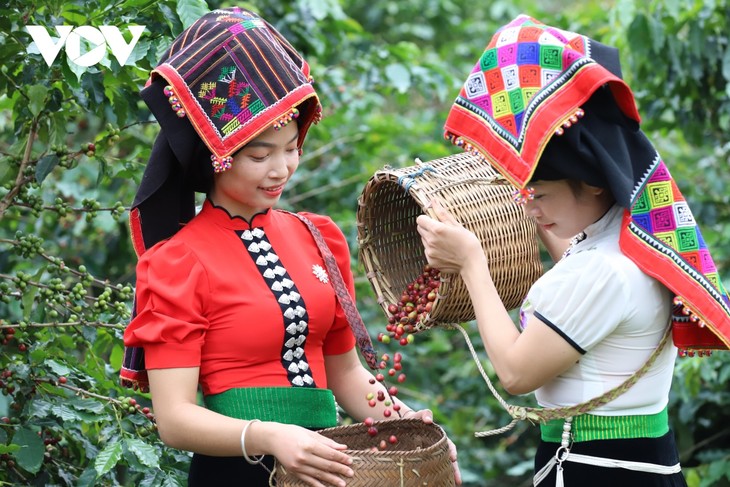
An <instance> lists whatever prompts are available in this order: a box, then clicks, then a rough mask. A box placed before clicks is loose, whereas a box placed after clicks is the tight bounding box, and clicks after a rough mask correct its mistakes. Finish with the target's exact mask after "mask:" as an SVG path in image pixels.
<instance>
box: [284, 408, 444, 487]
mask: <svg viewBox="0 0 730 487" xmlns="http://www.w3.org/2000/svg"><path fill="white" fill-rule="evenodd" d="M375 426H376V427H377V429H378V434H377V435H376V436H374V437H371V436H370V435H369V434H368V432H367V430H368V427H367V426H365V425H364V424H363V423H356V424H352V425H346V426H337V427H334V428H327V429H324V430H320V431H319V432H320V433H322V434H323V435H325V436H327V437H329V438H332V439H334V440H336V441H338V442H340V443H344V444H346V445H347V446H348V450H346V453H347V454H348V455H350V456H352V458H353V465H352V468H353V470H354V472H355V477H354V478H351V479H347V486H348V487H391V486H392V487H423V486H430V487H451V486H453V485H455V482H454V471H453V469H452V467H451V460H450V459H449V447H448V442H447V439H446V435H445V433H444V431H443V430H442V429H441V427H440V426H438V425H435V424H426V423H424V422H423V421H421V420H420V419H393V420H387V421H377V422H376V423H375ZM391 435H395V436H396V437H397V439H398V442H397V443H396V444H394V445H391V444H390V443H388V446H387V448H386V449H385V450H377V449H376V451H371V448H372V447H377V445H378V444H379V443H380V441H381V440H385V441H386V442H387V441H388V438H389V437H390V436H391ZM274 476H275V478H276V485H277V487H306V486H307V484H306V483H304V482H303V481H301V480H298V479H296V478H295V477H294V476H293V475H290V474H289V473H287V472H286V471H285V470H284V469H283V468H282V466H281V465H277V466H276V470H275V472H274Z"/></svg>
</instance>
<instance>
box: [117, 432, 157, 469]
mask: <svg viewBox="0 0 730 487" xmlns="http://www.w3.org/2000/svg"><path fill="white" fill-rule="evenodd" d="M125 443H126V445H127V448H128V449H129V451H131V452H132V453H134V455H135V456H136V457H137V458H138V459H139V461H140V462H141V463H142V464H143V465H145V466H147V467H150V468H159V466H160V455H159V454H158V452H157V449H156V448H155V447H153V446H152V445H150V444H148V443H145V442H144V441H142V440H140V439H138V438H132V439H129V440H125Z"/></svg>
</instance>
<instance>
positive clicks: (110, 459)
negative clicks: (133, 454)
mask: <svg viewBox="0 0 730 487" xmlns="http://www.w3.org/2000/svg"><path fill="white" fill-rule="evenodd" d="M120 458H122V444H121V443H120V442H119V441H112V442H111V443H109V444H108V445H107V446H106V448H104V449H103V450H102V451H101V452H99V454H98V455H97V457H96V461H95V462H94V468H95V469H96V474H97V475H98V476H99V477H101V476H102V475H104V474H105V473H107V472H108V471H109V470H111V469H112V468H114V467H115V466H116V464H117V463H118V462H119V459H120Z"/></svg>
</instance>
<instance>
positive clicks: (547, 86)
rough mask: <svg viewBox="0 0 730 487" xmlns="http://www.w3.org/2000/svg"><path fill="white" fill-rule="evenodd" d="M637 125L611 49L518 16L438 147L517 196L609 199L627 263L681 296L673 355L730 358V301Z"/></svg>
mask: <svg viewBox="0 0 730 487" xmlns="http://www.w3.org/2000/svg"><path fill="white" fill-rule="evenodd" d="M640 121H641V120H640V117H639V114H638V111H637V108H636V104H635V101H634V97H633V94H632V92H631V89H630V88H629V87H628V85H627V84H626V83H625V82H624V81H623V79H622V78H621V69H620V62H619V57H618V51H617V50H616V49H614V48H611V47H609V46H605V45H603V44H600V43H598V42H596V41H594V40H592V39H589V38H587V37H585V36H582V35H580V34H576V33H573V32H568V31H565V30H561V29H557V28H554V27H550V26H547V25H545V24H542V23H540V22H539V21H537V20H535V19H533V18H530V17H528V16H526V15H521V16H519V17H517V18H516V19H515V20H513V21H512V22H510V23H509V24H507V25H506V26H504V27H502V28H501V29H499V31H498V32H497V33H496V34H495V35H494V37H492V39H491V41H490V42H489V44H488V45H487V47H486V50H485V51H484V53H483V54H482V56H481V58H480V59H479V62H478V63H477V64H476V65H475V67H474V68H473V70H472V72H471V74H470V75H469V77H468V78H467V80H466V82H465V84H464V86H463V87H462V89H461V91H460V93H459V96H458V97H457V99H456V101H455V102H454V105H453V106H452V108H451V110H450V112H449V115H448V117H447V120H446V123H445V137H446V138H447V139H448V140H451V141H452V142H453V143H454V144H456V145H457V146H460V147H462V148H464V149H465V150H467V151H470V152H473V153H474V154H477V155H479V156H481V157H482V158H483V159H484V160H485V161H486V162H487V163H489V164H490V165H492V166H493V167H494V168H496V169H497V170H498V171H499V172H500V173H501V174H502V175H503V176H504V177H506V178H507V179H508V180H509V181H510V182H511V183H512V184H514V185H515V186H516V187H517V188H518V189H520V190H524V189H525V188H526V186H527V184H528V182H529V181H531V180H533V179H563V178H572V179H580V180H583V181H586V182H588V183H589V184H593V185H596V186H602V187H607V188H609V189H610V190H611V192H612V193H613V195H614V197H615V198H616V202H617V203H618V204H620V205H621V206H623V207H624V208H625V211H624V216H623V223H622V225H623V227H622V230H621V236H620V247H621V250H622V252H624V254H626V255H627V256H628V257H629V258H630V259H631V260H632V261H634V262H635V263H636V264H637V265H638V266H639V268H640V269H642V271H644V272H645V273H646V274H648V275H650V276H652V277H654V278H656V279H658V280H659V281H661V282H662V283H663V284H664V285H665V286H667V287H668V288H669V289H670V290H671V291H672V292H673V293H674V294H675V295H676V298H675V301H674V303H675V306H674V309H673V319H674V326H673V333H674V340H675V343H676V344H677V346H678V347H680V349H682V348H683V347H688V348H691V349H698V350H703V349H712V348H729V347H730V301H729V300H728V295H727V292H726V290H725V288H724V286H723V283H722V281H721V280H720V276H719V273H718V270H717V268H716V266H715V264H714V262H713V259H712V257H711V256H710V251H709V249H708V248H707V245H706V243H705V241H704V239H703V238H702V234H701V232H700V230H699V228H698V226H697V223H696V222H695V220H694V218H693V216H692V212H691V211H690V209H689V206H688V205H687V202H686V201H685V199H684V197H683V196H682V194H681V192H680V191H679V188H678V187H677V185H676V183H675V182H674V180H673V179H672V177H671V175H670V173H669V170H668V169H667V166H666V165H665V163H664V162H663V161H662V159H661V157H660V156H659V154H658V153H657V151H656V149H655V148H654V147H653V145H652V144H651V142H650V141H649V140H648V139H647V138H646V136H645V135H644V134H643V132H642V131H641V130H640V129H639V123H640ZM566 154H569V155H570V157H565V155H566Z"/></svg>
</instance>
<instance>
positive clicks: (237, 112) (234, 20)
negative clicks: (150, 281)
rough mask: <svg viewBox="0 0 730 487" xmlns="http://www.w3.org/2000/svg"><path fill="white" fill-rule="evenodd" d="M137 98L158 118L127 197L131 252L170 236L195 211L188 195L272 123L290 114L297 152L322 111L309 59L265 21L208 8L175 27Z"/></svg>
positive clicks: (206, 183)
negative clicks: (156, 129)
mask: <svg viewBox="0 0 730 487" xmlns="http://www.w3.org/2000/svg"><path fill="white" fill-rule="evenodd" d="M141 96H142V98H143V99H144V101H145V102H146V103H147V105H148V106H149V108H150V110H151V111H152V113H153V115H154V116H155V118H156V119H157V121H158V122H159V124H160V128H161V130H160V133H159V135H158V137H157V139H156V141H155V145H154V147H153V149H152V154H151V156H150V160H149V162H148V164H147V167H146V169H145V174H144V176H143V179H142V182H141V184H140V187H139V190H138V191H137V195H136V197H135V201H134V203H133V204H132V213H131V217H130V221H131V224H132V239H133V242H134V244H135V250H136V252H137V253H138V254H141V253H142V252H144V250H145V249H147V248H149V247H151V246H152V245H154V244H155V243H157V242H158V241H160V240H163V239H165V238H168V237H170V236H171V235H173V234H174V233H175V232H177V230H178V229H179V226H180V225H181V224H184V223H185V222H187V221H189V220H190V218H192V216H193V211H194V204H193V201H194V192H195V191H199V192H206V191H207V190H208V189H209V188H210V184H211V181H212V175H213V172H221V171H225V170H227V169H228V168H230V165H231V161H232V156H233V155H234V154H235V153H236V152H237V151H238V150H239V149H240V148H242V147H243V146H245V145H246V144H247V143H248V142H250V141H251V140H252V139H254V138H256V136H258V135H259V134H261V133H262V132H263V131H265V130H266V129H268V128H270V127H275V128H277V127H281V126H283V125H286V124H287V123H289V122H291V121H292V120H293V119H296V123H297V124H298V126H299V140H298V144H299V147H300V149H301V146H302V143H303V142H304V137H305V136H306V134H307V130H308V129H309V127H310V125H311V124H312V123H313V122H314V123H316V122H318V121H319V119H320V118H321V107H320V104H319V99H318V97H317V94H316V92H315V90H314V87H313V86H312V78H311V77H310V75H309V65H308V64H307V63H306V61H305V60H304V59H303V58H302V56H301V55H299V53H298V52H297V51H296V50H295V49H294V48H293V47H292V46H291V44H290V43H289V42H288V41H287V40H286V39H285V38H284V37H283V36H282V35H281V34H280V33H279V32H278V31H277V30H276V29H275V28H274V27H272V26H271V25H270V24H269V23H267V22H266V21H265V20H263V19H262V18H261V17H259V16H258V15H256V14H255V13H253V12H250V11H248V10H244V9H240V8H230V9H220V10H213V11H211V12H209V13H207V14H206V15H204V16H203V17H201V18H200V19H198V20H197V21H196V22H195V23H193V24H192V25H191V26H190V27H188V28H187V29H186V30H185V31H184V32H183V33H182V34H180V35H179V36H178V37H177V38H176V39H175V40H174V42H173V43H172V45H171V46H170V48H169V49H168V50H167V52H165V54H164V55H163V56H162V59H161V61H160V63H159V64H158V65H157V67H155V69H154V70H153V71H152V73H151V76H150V79H149V81H148V82H147V85H146V86H145V88H144V89H143V90H142V93H141Z"/></svg>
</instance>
